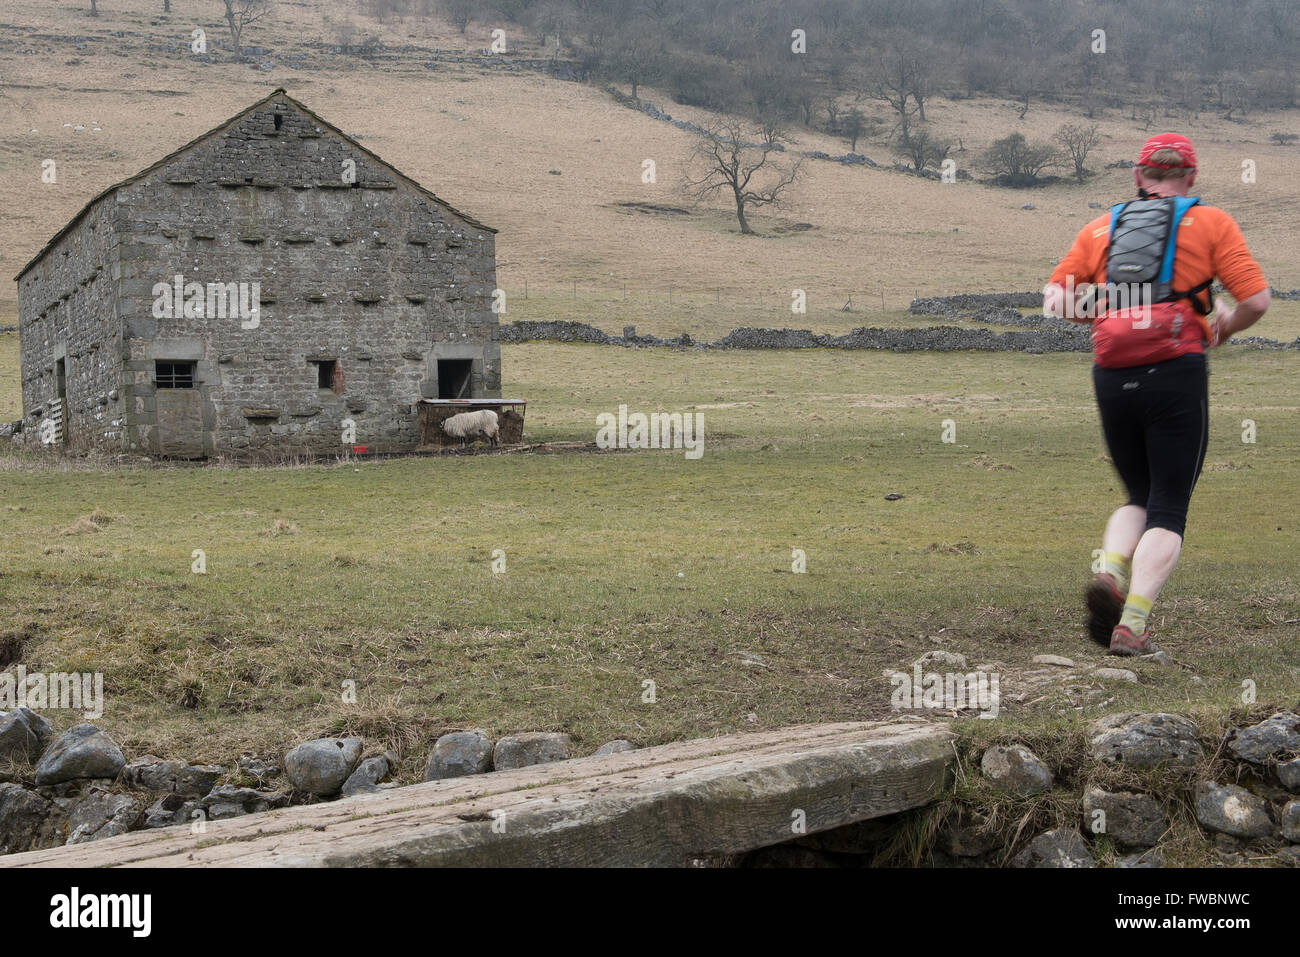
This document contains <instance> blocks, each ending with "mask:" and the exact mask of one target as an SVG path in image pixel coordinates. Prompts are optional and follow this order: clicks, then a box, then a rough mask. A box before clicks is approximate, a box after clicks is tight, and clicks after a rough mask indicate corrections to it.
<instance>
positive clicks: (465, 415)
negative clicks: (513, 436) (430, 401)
mask: <svg viewBox="0 0 1300 957" xmlns="http://www.w3.org/2000/svg"><path fill="white" fill-rule="evenodd" d="M442 431H444V432H446V433H447V434H448V435H450V436H451V437H452V438H454V439H460V441H461V445H464V444H465V443H466V442H468V441H469V440H470V439H487V440H488V444H489V445H491V446H495V445H497V443H498V442H499V441H500V439H501V433H500V430H499V429H498V428H497V414H496V413H495V412H493V411H492V410H491V409H479V410H478V411H477V412H459V413H457V414H456V415H453V416H451V417H450V418H448V419H444V420H443V423H442Z"/></svg>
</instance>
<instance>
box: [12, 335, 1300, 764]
mask: <svg viewBox="0 0 1300 957" xmlns="http://www.w3.org/2000/svg"><path fill="white" fill-rule="evenodd" d="M506 363H507V369H508V371H509V378H510V380H511V381H512V382H513V383H515V384H516V385H517V387H518V391H520V392H521V393H523V394H525V395H527V396H528V397H529V398H530V400H531V403H530V406H529V408H530V413H529V419H528V422H527V434H528V438H529V439H530V440H585V441H591V440H592V439H593V438H594V434H595V416H596V415H597V414H598V413H600V412H603V411H613V410H615V409H616V408H617V406H618V405H619V404H620V403H626V404H628V405H629V406H630V407H631V408H632V409H633V410H634V411H635V410H637V409H641V410H644V411H654V410H664V411H696V412H698V413H700V414H702V415H703V417H704V434H705V454H704V456H703V458H701V459H699V460H698V461H689V460H687V459H686V458H685V456H684V455H683V454H682V453H681V452H680V451H678V452H672V451H654V452H651V451H634V452H608V453H588V454H564V455H519V454H516V455H504V456H498V455H476V456H454V457H447V458H435V459H408V460H394V461H386V462H374V463H363V464H357V463H341V464H337V465H317V466H308V467H297V468H264V469H235V468H224V467H205V468H195V467H163V468H157V467H155V468H148V467H135V468H126V469H120V470H113V471H108V470H102V469H96V468H92V467H89V466H87V465H84V464H78V463H76V462H71V463H64V464H61V465H53V466H42V465H40V464H32V463H31V462H30V461H29V460H26V459H22V458H15V457H12V456H10V457H5V458H3V459H0V484H3V486H4V489H5V494H4V503H3V506H0V508H2V509H3V510H2V511H0V523H2V526H3V527H2V530H0V569H2V570H3V571H2V572H0V607H4V608H5V609H6V615H7V617H8V621H6V622H5V624H4V625H3V627H0V638H8V639H10V640H17V641H20V642H23V643H24V650H23V657H22V660H23V661H24V662H25V663H26V664H27V666H28V668H29V669H34V668H37V667H44V668H46V669H49V670H66V671H82V670H89V671H95V670H99V671H103V672H104V673H105V691H106V695H107V698H108V708H107V713H106V715H105V716H104V717H103V718H102V719H100V722H99V723H100V724H102V725H103V726H104V727H105V728H106V729H107V730H109V731H110V732H111V733H112V734H114V735H115V736H117V737H118V738H119V740H121V741H123V743H124V744H125V746H126V747H127V748H128V749H129V750H130V751H134V752H141V751H145V750H152V751H155V752H156V753H162V754H164V755H176V756H184V757H187V758H190V759H193V760H209V761H226V762H229V761H230V760H231V759H232V757H233V756H234V755H236V754H238V753H240V752H252V753H258V754H268V755H275V754H278V753H280V752H282V751H283V749H286V748H287V747H289V746H291V745H292V744H294V743H296V742H297V741H299V740H302V739H304V738H307V737H311V736H314V735H316V734H320V733H342V732H356V733H361V734H364V735H365V736H366V738H367V741H368V743H369V744H370V745H372V746H375V747H380V746H390V747H393V748H395V749H397V750H398V752H399V754H400V755H401V758H402V761H403V776H405V777H406V778H407V779H408V780H414V779H417V776H418V773H419V767H420V763H421V761H422V759H423V756H424V753H425V750H426V749H427V745H428V744H429V742H430V741H431V740H432V738H433V737H434V736H435V735H437V734H438V733H440V732H443V731H445V730H447V729H451V728H458V727H471V726H479V725H481V726H485V727H487V728H489V729H491V730H493V731H495V732H507V731H515V730H528V729H534V730H536V729H563V730H567V731H570V732H572V733H573V735H574V736H575V739H576V740H577V741H578V743H579V746H580V747H581V748H582V749H584V750H590V749H594V748H595V747H596V746H597V745H599V744H600V743H601V742H603V741H604V740H607V739H609V738H613V737H627V738H629V739H631V740H633V741H635V742H636V743H637V744H653V743H659V742H663V741H667V740H671V739H674V738H680V737H683V736H689V735H697V734H708V733H714V732H722V731H727V730H734V729H738V728H747V727H770V726H776V725H783V724H790V723H794V722H802V721H810V720H838V719H847V718H873V717H883V716H885V715H887V714H889V713H890V685H889V683H888V681H887V680H886V679H885V677H884V676H883V672H884V671H885V670H886V669H889V668H895V667H902V668H907V666H908V665H909V663H910V662H911V661H912V659H914V658H915V657H917V656H918V655H920V654H921V653H923V652H925V651H927V650H931V649H935V648H939V649H944V650H951V651H956V652H959V653H962V654H965V655H967V656H968V658H969V659H970V661H971V663H972V664H975V663H983V662H989V661H993V662H997V663H1000V665H999V670H1000V672H1001V674H1002V676H1003V677H1002V682H1003V691H1002V695H1003V700H1002V715H1001V719H1000V720H999V721H995V722H974V724H978V725H988V724H992V725H996V726H998V728H999V729H1002V730H1005V729H1007V728H1015V727H1017V726H1019V725H1020V724H1022V723H1024V722H1028V723H1029V724H1034V723H1035V722H1041V721H1042V720H1045V719H1050V720H1052V721H1065V722H1067V723H1070V722H1075V721H1078V720H1080V719H1082V718H1085V717H1088V716H1091V715H1094V714H1096V713H1098V712H1099V711H1100V710H1103V709H1104V710H1113V709H1116V708H1121V707H1142V708H1146V707H1160V708H1173V707H1177V708H1179V709H1180V710H1191V711H1196V710H1197V709H1198V708H1205V709H1218V708H1223V707H1229V706H1232V705H1234V704H1236V705H1240V694H1241V684H1242V682H1243V681H1245V680H1247V679H1249V680H1252V681H1254V682H1255V683H1256V685H1257V686H1258V689H1259V690H1258V694H1259V699H1260V701H1261V702H1271V703H1275V704H1279V705H1281V704H1289V703H1294V701H1295V700H1296V697H1297V694H1300V667H1298V666H1297V664H1296V661H1297V656H1296V651H1297V645H1298V643H1297V637H1296V635H1297V628H1296V621H1297V619H1300V592H1298V591H1297V587H1296V584H1295V577H1294V559H1293V556H1294V555H1295V554H1296V552H1297V545H1298V544H1300V534H1298V527H1297V524H1296V520H1295V512H1294V507H1293V504H1292V503H1293V502H1294V500H1295V497H1296V493H1297V486H1298V484H1300V483H1298V482H1297V479H1296V474H1297V472H1296V465H1297V461H1298V460H1300V428H1297V425H1296V411H1297V406H1296V402H1295V398H1294V391H1293V388H1292V382H1293V376H1294V358H1293V357H1290V356H1285V355H1279V354H1270V353H1260V352H1248V351H1245V350H1238V351H1235V352H1226V353H1221V354H1220V355H1219V356H1218V357H1217V359H1216V361H1215V363H1214V375H1213V380H1212V381H1213V385H1212V390H1213V409H1214V414H1213V421H1212V446H1211V449H1210V453H1209V457H1208V460H1207V463H1208V464H1207V470H1206V473H1205V475H1204V477H1203V479H1202V482H1201V486H1200V488H1199V489H1198V492H1197V496H1196V499H1195V500H1194V502H1193V508H1192V513H1191V518H1190V529H1191V537H1190V539H1189V541H1188V547H1187V550H1186V552H1185V557H1184V560H1183V562H1182V564H1180V566H1179V568H1178V570H1177V572H1176V574H1175V576H1174V579H1173V581H1172V582H1171V584H1170V585H1169V587H1168V589H1167V591H1166V595H1165V597H1164V598H1162V600H1161V602H1160V604H1159V606H1158V608H1157V618H1156V625H1157V629H1158V631H1159V634H1160V637H1161V638H1162V639H1163V641H1164V643H1165V645H1166V646H1167V648H1168V649H1169V650H1170V651H1171V652H1172V653H1173V655H1174V657H1175V658H1176V659H1177V661H1178V662H1179V663H1180V665H1182V667H1174V668H1171V669H1159V668H1157V667H1156V666H1146V665H1143V664H1139V665H1138V666H1136V667H1137V669H1138V670H1139V672H1140V678H1141V682H1140V683H1139V684H1137V685H1130V684H1122V685H1118V686H1117V685H1113V684H1107V683H1105V682H1098V681H1096V680H1092V679H1086V678H1081V679H1080V680H1079V681H1078V682H1076V683H1075V686H1074V687H1073V688H1072V690H1069V691H1065V690H1062V691H1061V692H1060V693H1053V694H1049V695H1047V696H1046V697H1042V698H1039V697H1038V696H1037V695H1033V694H1029V693H1028V691H1029V689H1030V688H1031V685H1030V683H1029V682H1028V679H1027V678H1023V679H1022V676H1025V675H1026V674H1027V673H1029V672H1031V671H1032V665H1031V663H1030V659H1031V658H1032V656H1033V655H1035V654H1039V653H1045V652H1047V653H1055V654H1062V655H1067V656H1070V657H1073V658H1075V659H1076V660H1077V661H1079V662H1081V663H1084V662H1096V663H1103V662H1102V661H1101V656H1100V655H1099V654H1098V653H1097V651H1095V650H1094V648H1093V647H1092V646H1090V644H1088V643H1087V641H1086V639H1085V638H1084V637H1083V635H1082V632H1081V628H1080V626H1079V621H1080V610H1079V602H1078V596H1079V590H1080V588H1081V585H1082V583H1083V581H1084V580H1085V579H1086V576H1087V574H1088V565H1089V562H1090V552H1091V549H1092V548H1094V547H1096V546H1097V544H1098V542H1097V538H1098V535H1099V533H1100V527H1101V523H1102V522H1103V521H1104V518H1105V516H1106V514H1107V512H1108V510H1109V509H1110V508H1111V507H1112V506H1114V505H1115V504H1117V503H1118V501H1119V495H1118V492H1117V491H1116V488H1115V485H1116V483H1115V480H1114V478H1113V476H1112V473H1111V471H1110V468H1109V465H1108V464H1107V463H1106V462H1105V460H1104V458H1103V457H1102V456H1101V454H1100V438H1099V435H1098V429H1097V425H1096V421H1095V411H1094V410H1093V407H1092V405H1091V398H1090V394H1089V391H1088V380H1087V368H1088V366H1087V359H1086V357H1083V356H1074V355H1070V356H1060V355H1056V356H1036V357H1035V356H1024V355H1002V354H994V355H971V354H959V355H938V354H906V355H895V354H872V353H839V352H831V351H823V350H816V351H808V352H798V353H779V352H731V353H679V352H672V351H669V350H640V351H636V352H631V351H625V350H621V349H610V348H602V347H583V346H561V345H552V344H528V345H517V346H511V347H509V348H508V350H507V353H506ZM557 383H560V384H557ZM1243 418H1252V419H1254V420H1255V421H1256V422H1257V425H1258V436H1259V439H1258V442H1257V444H1255V445H1253V446H1252V445H1243V444H1242V442H1241V435H1240V433H1241V421H1242V419H1243ZM944 419H952V420H953V421H954V423H955V425H956V430H957V433H956V438H957V441H956V442H955V443H952V444H946V443H944V442H942V441H941V430H942V427H941V423H942V421H943V420H944ZM892 492H898V493H902V494H903V495H904V496H905V497H904V498H903V499H901V500H898V501H892V502H890V501H886V500H885V495H886V494H888V493H892ZM794 548H799V549H803V550H804V551H805V552H806V554H807V573H806V574H800V575H796V574H792V573H791V555H792V549H794ZM194 549H202V550H203V551H204V552H205V553H206V559H207V574H206V575H197V574H193V573H191V571H190V565H191V555H192V552H193V550H194ZM495 549H502V550H503V551H504V552H505V555H506V562H507V568H506V572H505V573H504V574H500V575H494V574H493V573H492V570H491V556H492V553H493V551H494V550H495ZM646 680H651V681H653V682H655V685H656V698H657V701H656V702H655V703H653V704H649V703H643V702H642V694H643V682H644V681H646ZM346 681H354V682H355V683H356V688H357V702H356V703H355V704H348V703H344V702H343V700H342V690H343V687H344V682H346ZM1018 698H1019V700H1017V699H1018ZM72 720H73V719H72V718H71V717H69V718H68V720H67V723H71V722H72Z"/></svg>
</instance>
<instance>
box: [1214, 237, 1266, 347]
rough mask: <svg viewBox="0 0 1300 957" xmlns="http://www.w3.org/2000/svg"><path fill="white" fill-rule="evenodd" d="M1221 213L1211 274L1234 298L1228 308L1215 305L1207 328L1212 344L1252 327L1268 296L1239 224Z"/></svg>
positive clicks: (1264, 306) (1261, 271) (1218, 343)
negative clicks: (1211, 321) (1210, 333)
mask: <svg viewBox="0 0 1300 957" xmlns="http://www.w3.org/2000/svg"><path fill="white" fill-rule="evenodd" d="M1222 215H1223V220H1224V221H1223V226H1222V231H1221V233H1220V235H1219V236H1218V238H1217V239H1216V241H1215V244H1214V253H1213V257H1214V273H1215V275H1217V276H1218V277H1219V279H1221V280H1222V281H1223V285H1224V286H1225V287H1226V288H1227V290H1228V292H1229V294H1231V296H1232V297H1233V298H1234V299H1236V300H1237V306H1236V308H1235V309H1229V308H1228V307H1227V306H1225V305H1224V304H1223V303H1222V302H1219V303H1217V304H1216V305H1217V308H1216V309H1215V314H1214V322H1213V323H1212V324H1211V330H1210V331H1211V332H1212V333H1213V341H1211V343H1210V345H1212V346H1217V345H1221V344H1222V343H1225V342H1227V341H1228V339H1230V338H1231V337H1232V335H1233V334H1234V333H1237V332H1241V331H1242V330H1243V329H1249V328H1250V327H1251V326H1253V325H1254V324H1255V323H1256V322H1257V321H1258V320H1259V317H1260V316H1262V315H1264V310H1266V309H1267V308H1268V303H1269V299H1270V298H1271V296H1270V294H1269V291H1268V281H1267V280H1266V279H1265V278H1264V271H1263V270H1262V269H1260V268H1259V263H1257V262H1256V261H1255V259H1254V257H1253V256H1251V254H1250V251H1249V250H1248V249H1247V248H1246V238H1245V237H1244V236H1242V234H1241V227H1239V226H1238V225H1237V224H1236V222H1235V221H1234V220H1233V219H1232V217H1230V216H1228V215H1227V214H1226V213H1225V214H1222Z"/></svg>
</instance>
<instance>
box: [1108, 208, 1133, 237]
mask: <svg viewBox="0 0 1300 957" xmlns="http://www.w3.org/2000/svg"><path fill="white" fill-rule="evenodd" d="M1127 205H1128V203H1116V204H1115V205H1114V206H1112V207H1111V208H1110V232H1109V233H1108V234H1107V238H1108V239H1113V238H1114V236H1115V224H1116V223H1117V222H1119V214H1120V213H1122V212H1124V207H1125V206H1127Z"/></svg>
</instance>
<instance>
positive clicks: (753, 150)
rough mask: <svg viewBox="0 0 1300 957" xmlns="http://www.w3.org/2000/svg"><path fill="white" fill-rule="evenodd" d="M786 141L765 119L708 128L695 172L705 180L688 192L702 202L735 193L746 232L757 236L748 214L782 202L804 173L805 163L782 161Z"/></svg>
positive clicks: (692, 181)
mask: <svg viewBox="0 0 1300 957" xmlns="http://www.w3.org/2000/svg"><path fill="white" fill-rule="evenodd" d="M783 139H784V137H783V136H782V135H781V133H780V130H779V128H778V127H777V126H776V124H775V123H771V122H764V121H761V120H760V121H759V122H758V123H755V124H746V123H742V122H741V121H739V120H734V119H733V120H724V121H720V122H718V123H715V124H712V125H710V126H707V127H704V128H703V129H702V130H701V132H700V135H699V137H698V139H697V140H696V143H695V147H694V149H693V151H692V167H693V168H694V169H695V170H696V171H697V172H698V173H699V175H698V176H694V177H692V176H691V175H688V176H687V179H686V189H687V190H688V191H689V192H691V193H693V194H694V195H695V197H696V198H697V199H705V198H707V197H709V196H712V195H714V194H718V193H721V194H723V195H728V194H730V196H731V198H732V200H733V201H734V202H735V204H736V219H737V220H738V221H739V222H740V231H741V233H743V234H744V235H746V236H753V235H755V233H754V230H753V229H751V228H750V226H749V221H748V220H747V219H746V218H745V211H746V210H747V209H752V208H754V207H758V206H774V205H777V204H778V203H780V202H781V197H782V194H783V193H784V192H785V191H786V189H787V188H788V187H789V186H790V185H791V184H793V183H794V182H795V180H796V179H798V178H799V175H800V173H801V172H802V170H803V160H802V159H796V160H794V161H793V162H791V163H783V162H781V161H780V160H779V159H778V158H777V157H779V156H780V155H781V150H779V149H778V147H779V146H780V144H781V142H782V141H783Z"/></svg>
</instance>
